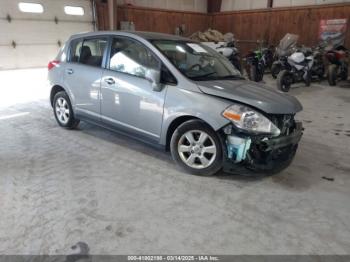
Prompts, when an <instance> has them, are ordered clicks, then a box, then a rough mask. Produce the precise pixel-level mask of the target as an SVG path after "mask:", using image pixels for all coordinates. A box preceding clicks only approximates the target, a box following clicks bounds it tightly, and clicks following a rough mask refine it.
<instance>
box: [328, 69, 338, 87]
mask: <svg viewBox="0 0 350 262" xmlns="http://www.w3.org/2000/svg"><path fill="white" fill-rule="evenodd" d="M337 71H338V67H337V66H336V65H330V66H329V67H328V73H327V78H328V83H329V85H330V86H335V85H337V76H338V72H337Z"/></svg>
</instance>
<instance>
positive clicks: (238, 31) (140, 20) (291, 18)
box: [96, 1, 350, 53]
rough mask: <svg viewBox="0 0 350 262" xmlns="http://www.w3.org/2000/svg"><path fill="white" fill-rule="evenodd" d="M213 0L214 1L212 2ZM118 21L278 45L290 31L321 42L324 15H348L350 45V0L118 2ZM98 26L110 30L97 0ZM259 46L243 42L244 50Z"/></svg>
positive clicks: (105, 11) (103, 7) (307, 42)
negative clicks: (306, 1)
mask: <svg viewBox="0 0 350 262" xmlns="http://www.w3.org/2000/svg"><path fill="white" fill-rule="evenodd" d="M209 3H210V2H209ZM116 9H117V19H118V21H117V23H118V25H119V22H120V21H133V22H134V24H135V27H136V30H140V31H154V32H162V33H169V34H174V31H175V27H177V26H180V25H181V24H185V25H186V33H185V35H187V36H189V35H191V34H192V33H194V32H196V31H204V30H206V29H208V28H209V27H211V28H214V29H217V30H219V31H221V32H223V33H226V32H233V33H234V34H235V36H236V38H238V39H240V40H253V41H256V40H264V41H266V42H267V43H269V44H272V45H277V44H278V42H279V40H280V39H281V38H282V37H283V36H284V35H285V34H286V33H295V34H298V35H300V43H302V44H305V45H308V46H312V45H315V44H317V40H318V31H319V23H320V19H336V18H348V31H347V39H346V43H345V44H346V45H347V46H350V4H345V3H344V4H334V5H324V6H312V7H311V6H304V7H291V8H288V9H287V8H274V9H261V10H250V11H233V12H221V13H213V14H204V13H196V12H183V11H170V10H162V9H154V8H144V7H135V6H118V7H117V8H116ZM96 11H97V13H98V19H97V20H98V27H99V29H100V30H108V28H109V26H108V6H107V4H106V3H102V2H99V1H97V7H96ZM256 47H257V45H256V44H254V43H244V42H243V43H241V44H240V49H241V50H242V53H246V52H247V51H248V50H250V49H255V48H256Z"/></svg>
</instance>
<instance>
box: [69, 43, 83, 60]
mask: <svg viewBox="0 0 350 262" xmlns="http://www.w3.org/2000/svg"><path fill="white" fill-rule="evenodd" d="M82 46H83V39H80V40H74V41H72V43H71V47H70V62H79V58H80V51H81V47H82Z"/></svg>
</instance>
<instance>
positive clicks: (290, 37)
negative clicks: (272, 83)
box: [271, 33, 299, 78]
mask: <svg viewBox="0 0 350 262" xmlns="http://www.w3.org/2000/svg"><path fill="white" fill-rule="evenodd" d="M298 39H299V36H298V35H294V34H289V33H288V34H286V35H285V36H284V37H283V38H282V39H281V40H280V43H279V44H278V46H277V47H276V51H275V59H276V61H274V62H273V64H272V66H271V75H272V77H273V78H277V76H278V74H279V72H281V71H282V70H285V69H287V70H289V69H290V65H289V64H288V57H289V56H290V55H292V54H293V53H295V51H296V48H297V43H298Z"/></svg>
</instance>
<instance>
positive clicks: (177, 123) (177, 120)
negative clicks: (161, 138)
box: [165, 115, 217, 151]
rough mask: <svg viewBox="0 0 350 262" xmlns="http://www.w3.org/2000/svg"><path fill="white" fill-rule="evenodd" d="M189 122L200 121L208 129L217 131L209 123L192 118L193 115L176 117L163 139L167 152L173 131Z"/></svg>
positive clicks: (195, 117)
mask: <svg viewBox="0 0 350 262" xmlns="http://www.w3.org/2000/svg"><path fill="white" fill-rule="evenodd" d="M190 120H200V121H202V122H203V123H204V124H206V125H208V127H210V128H212V129H213V130H214V131H217V128H214V127H213V126H212V125H211V124H210V123H208V121H205V120H204V119H202V118H200V117H197V116H194V115H181V116H178V117H176V118H175V119H173V120H172V121H171V122H170V124H169V126H168V128H167V131H166V137H165V148H166V150H167V151H168V150H169V149H170V140H171V137H172V135H173V133H174V131H175V130H176V129H177V128H178V127H179V126H180V125H182V124H183V123H185V122H187V121H190Z"/></svg>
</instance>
